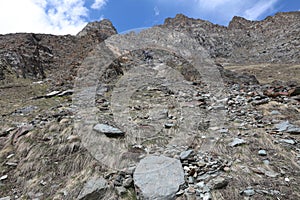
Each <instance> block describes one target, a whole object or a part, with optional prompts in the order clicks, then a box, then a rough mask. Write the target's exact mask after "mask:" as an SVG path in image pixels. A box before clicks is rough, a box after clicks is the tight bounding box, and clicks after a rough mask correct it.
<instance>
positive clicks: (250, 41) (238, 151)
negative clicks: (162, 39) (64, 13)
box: [0, 12, 300, 200]
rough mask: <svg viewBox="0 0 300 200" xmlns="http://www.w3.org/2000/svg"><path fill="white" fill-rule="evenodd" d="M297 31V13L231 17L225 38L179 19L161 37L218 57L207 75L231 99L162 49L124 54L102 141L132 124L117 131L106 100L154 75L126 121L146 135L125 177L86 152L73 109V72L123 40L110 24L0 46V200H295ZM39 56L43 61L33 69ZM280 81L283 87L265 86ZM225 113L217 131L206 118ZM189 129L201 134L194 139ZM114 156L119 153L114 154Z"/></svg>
mask: <svg viewBox="0 0 300 200" xmlns="http://www.w3.org/2000/svg"><path fill="white" fill-rule="evenodd" d="M298 22H299V12H296V13H286V14H284V13H280V14H277V15H276V16H274V17H269V18H267V19H265V20H264V21H262V22H250V21H247V20H244V19H242V18H234V19H233V21H232V22H231V23H230V26H229V27H228V28H226V27H220V26H217V25H213V24H211V23H209V22H205V21H202V20H193V19H188V18H186V17H184V16H181V15H178V16H177V17H176V18H175V19H168V20H166V22H165V24H164V26H165V27H169V28H170V29H172V30H173V29H176V30H178V31H181V32H185V31H187V32H189V34H191V36H193V37H194V38H195V39H197V41H198V42H199V44H200V45H201V47H204V48H205V49H206V50H208V52H209V54H210V56H212V57H213V59H214V62H212V63H215V64H212V66H214V67H216V68H217V69H218V70H219V71H220V74H221V77H222V78H223V80H224V87H225V88H226V90H227V91H226V96H224V98H222V99H218V100H217V99H212V97H213V96H214V95H215V94H214V93H213V91H211V90H209V87H208V85H206V84H205V82H204V81H203V79H202V77H201V74H200V73H198V72H197V70H195V68H194V66H192V65H191V63H190V62H188V61H187V60H184V59H183V58H182V57H181V56H180V55H175V54H174V53H170V52H168V51H166V50H161V49H153V50H152V49H151V56H152V58H151V59H147V60H145V55H143V53H142V52H143V49H140V50H136V51H132V52H129V53H128V52H127V53H126V54H125V55H122V56H121V57H120V58H117V59H116V60H114V62H113V63H112V64H111V65H110V66H108V67H107V68H106V69H102V68H101V72H103V73H102V74H101V75H100V76H99V77H98V79H99V85H98V87H97V90H96V98H95V105H96V107H97V109H98V113H97V114H98V115H97V120H98V122H96V123H95V125H96V126H93V127H92V128H95V132H97V130H100V132H101V133H100V134H99V133H97V135H96V136H95V138H97V137H98V136H99V135H103V133H104V135H105V136H108V137H105V139H106V140H108V141H122V140H124V139H126V137H127V132H128V131H127V130H126V128H124V127H123V126H126V125H128V124H125V125H124V124H121V125H120V126H119V124H118V125H116V123H115V119H116V118H118V117H119V116H116V115H115V113H113V112H112V109H115V107H113V106H114V105H112V103H113V101H112V98H111V97H112V93H113V95H116V96H118V95H120V93H118V91H115V90H114V89H115V88H116V87H117V88H118V89H120V91H121V89H124V88H126V87H125V86H128V83H127V82H129V81H128V80H127V82H126V81H124V76H125V77H128V76H129V75H130V74H128V72H129V71H130V70H132V69H134V68H136V69H138V70H140V71H138V70H137V71H134V72H137V74H138V72H139V73H141V74H142V72H143V73H144V72H145V71H146V70H147V72H149V73H147V76H140V77H137V78H140V79H141V80H149V79H150V78H151V77H154V76H156V79H155V81H154V82H148V83H149V84H148V85H139V87H138V88H137V90H136V91H134V92H133V93H132V96H131V97H130V98H129V100H128V101H129V103H128V102H125V103H126V106H127V107H126V111H128V112H129V114H128V115H126V116H127V117H130V122H133V123H134V124H136V126H131V128H132V129H130V131H132V132H133V133H139V132H138V131H139V130H146V131H143V133H146V134H145V135H143V136H144V137H140V138H139V140H135V141H133V142H132V141H129V142H132V143H129V145H128V146H126V148H128V149H126V150H128V151H126V152H122V156H123V157H124V160H126V159H131V160H134V162H133V164H131V165H129V166H128V167H127V168H125V169H119V170H112V169H110V168H109V167H107V166H106V165H105V164H109V163H108V162H107V163H105V162H102V163H99V162H98V161H97V160H95V158H93V157H92V156H91V154H90V152H88V151H87V147H85V146H83V145H82V140H83V139H85V138H82V137H80V136H79V135H78V134H77V132H76V127H74V121H76V120H78V119H77V118H75V117H74V113H76V105H74V104H73V103H72V99H71V97H72V96H73V93H74V92H75V91H73V88H72V85H73V82H74V78H75V77H76V73H77V69H78V66H80V65H81V63H82V61H83V60H84V58H86V57H87V55H88V53H89V54H90V55H93V54H95V55H94V56H95V59H96V57H97V56H99V55H100V54H101V51H104V50H102V49H101V47H99V49H98V50H97V51H95V52H94V51H91V50H93V49H94V47H95V45H97V44H99V42H101V41H103V39H106V38H107V37H109V36H110V35H112V34H115V33H116V32H115V29H113V28H112V25H111V23H110V22H108V21H103V22H102V23H100V24H97V23H90V24H89V25H88V26H87V27H86V28H85V29H84V30H83V31H82V32H81V33H80V34H78V36H76V37H75V36H48V35H41V34H17V35H4V36H1V37H0V46H1V47H2V49H3V51H2V50H1V52H0V57H1V58H0V79H1V83H0V84H1V85H0V93H1V96H2V97H5V98H2V99H0V107H1V117H2V118H1V126H0V199H5V200H7V199H47V198H50V199H93V198H94V199H111V200H115V199H138V198H142V197H143V196H144V197H145V196H147V195H148V196H151V195H155V196H156V197H157V199H163V198H166V199H170V198H169V197H172V198H175V199H177V200H183V199H184V200H186V199H206V200H209V199H250V198H251V199H299V198H300V196H299V193H300V191H299V184H300V182H299V180H300V178H299V177H300V171H299V166H300V142H299V141H300V138H299V136H300V135H299V127H300V117H299V116H300V115H299V110H300V105H299V103H300V95H299V83H298V82H299V81H300V80H299V76H298V75H299V73H297V72H299V71H298V70H299V51H297V50H296V49H297V48H294V47H297V44H298V43H299V40H298V39H297V37H298V36H299V27H298ZM274 24H275V25H274ZM273 25H274V26H273ZM282 26H286V27H285V28H284V29H285V31H284V32H283V31H282V30H283V29H281V27H282ZM274 27H276V28H274ZM95 28H96V29H97V30H95ZM98 28H99V29H100V30H98ZM261 31H264V34H261ZM229 33H230V34H229ZM224 38H225V39H224ZM177 39H179V38H177ZM131 42H133V43H134V41H131ZM249 45H250V46H249ZM37 46H39V48H40V49H39V59H40V60H36V61H34V62H32V63H31V64H33V65H27V63H30V58H31V57H32V56H33V55H34V54H35V55H37V52H35V49H37V48H36V47H37ZM298 46H299V45H298ZM17 47H21V48H20V49H17ZM6 48H8V49H6ZM97 48H98V47H97ZM278 48H279V50H278ZM10 49H15V51H14V52H13V51H12V50H10ZM249 49H251V51H249ZM146 50H149V49H146ZM101 55H102V54H101ZM22 57H23V59H24V60H22ZM89 58H94V57H89ZM90 62H94V60H90ZM40 63H42V64H43V68H39V67H38V66H39V64H40ZM284 63H286V64H284ZM23 64H25V65H23ZM248 64H257V66H260V67H259V68H258V69H253V68H252V66H251V65H248ZM273 64H274V65H273ZM275 64H278V65H279V66H280V73H281V74H279V73H278V72H279V71H276V70H270V71H266V69H267V68H268V69H272V67H277V68H276V69H277V70H278V69H279V68H278V66H277V65H275ZM230 65H232V66H234V65H240V66H239V70H238V71H236V72H233V71H230V70H228V68H230ZM23 66H25V68H24V67H23ZM32 66H36V67H35V68H34V67H32ZM99 66H100V64H99ZM101 66H102V65H101ZM83 67H89V65H88V66H83ZM285 67H286V68H285ZM287 69H288V70H287ZM281 70H282V71H281ZM244 71H245V72H248V73H250V74H255V73H254V72H258V71H259V75H260V76H259V77H257V78H256V77H255V76H253V75H247V74H242V73H240V72H244ZM290 71H292V73H293V74H292V75H291V72H290ZM174 72H176V73H174ZM16 74H19V76H18V77H19V78H16V76H15V75H16ZM170 74H172V75H171V76H169V75H170ZM262 74H263V76H262ZM284 74H286V76H283V75H284ZM44 75H45V76H46V78H45V77H43V76H44ZM23 76H24V77H25V78H32V80H31V79H30V80H26V79H23V78H22V77H23ZM122 77H123V79H122ZM178 77H180V78H181V79H180V78H178ZM182 77H183V78H182ZM278 77H287V78H286V79H285V80H282V81H276V82H271V81H269V80H273V79H279V78H278ZM79 78H80V77H79ZM130 78H136V77H133V76H131V77H130ZM167 78H169V79H167ZM258 78H259V81H258ZM40 79H43V81H41V82H40ZM166 79H167V80H166ZM293 79H294V80H296V81H290V80H293ZM32 81H34V82H32ZM122 81H123V82H122ZM133 81H134V80H133V79H130V83H132V82H133ZM297 81H298V82H297ZM36 97H40V98H36ZM118 97H120V96H118ZM120 99H126V98H125V97H124V98H120ZM119 102H120V103H122V101H119ZM153 108H155V109H153ZM182 108H188V109H190V110H191V111H196V110H197V112H198V111H199V110H200V111H201V112H198V113H201V116H200V115H199V116H197V117H196V118H192V119H191V120H190V123H188V124H185V125H186V126H185V127H184V128H182V121H183V119H182V116H183V114H182ZM218 110H224V111H226V119H224V123H223V124H221V125H214V126H213V127H212V126H211V124H213V122H212V121H210V120H209V119H208V117H207V116H209V114H211V113H215V112H217V111H218ZM191 113H196V112H191ZM185 117H189V116H185ZM126 120H127V119H126ZM97 123H98V124H97ZM97 126H98V127H97ZM96 127H97V128H96ZM117 127H118V128H117ZM127 127H128V126H127ZM123 128H124V130H123ZM157 130H159V131H157ZM187 130H189V131H187ZM190 130H192V131H190ZM195 130H196V131H195ZM130 131H129V133H132V132H130ZM194 131H195V132H197V133H201V134H199V135H198V137H194V136H195V133H194ZM125 132H126V134H125ZM178 132H179V133H184V137H182V138H181V140H180V141H181V142H182V143H184V145H180V144H177V143H176V142H178V141H176V142H174V143H172V144H170V141H171V139H172V136H173V134H174V133H178ZM133 135H134V134H133ZM134 136H136V135H134ZM212 136H213V137H212ZM95 138H93V139H95ZM187 138H188V139H189V140H187ZM210 138H213V139H215V141H214V142H212V143H209V144H210V145H208V146H209V147H211V148H210V149H208V148H204V146H205V144H206V143H207V141H208V140H209V139H210ZM99 149H100V147H99ZM110 150H112V151H111V154H110V155H113V153H115V152H114V151H115V150H116V149H110ZM99 151H100V150H99ZM123 157H121V158H122V159H123ZM149 158H151V159H149ZM148 159H149V160H150V161H149V160H148ZM147 160H148V161H147ZM108 161H110V160H108ZM145 163H146V164H145ZM168 164H170V165H168ZM153 165H155V166H157V167H155V166H153ZM151 166H152V167H151ZM147 167H148V168H147ZM150 168H151V169H150ZM141 172H145V173H141ZM172 172H174V173H172ZM153 174H155V176H154V175H153ZM176 174H177V175H176ZM149 176H151V177H149ZM148 177H149V178H148ZM150 180H152V182H151V183H152V184H149V182H147V181H150ZM174 180H176V181H174ZM158 186H161V187H158ZM161 189H165V190H163V191H162V190H161ZM149 191H151V192H149ZM160 195H162V196H160Z"/></svg>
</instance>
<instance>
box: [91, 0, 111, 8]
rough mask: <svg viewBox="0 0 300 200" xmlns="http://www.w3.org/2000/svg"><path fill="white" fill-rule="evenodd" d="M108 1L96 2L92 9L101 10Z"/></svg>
mask: <svg viewBox="0 0 300 200" xmlns="http://www.w3.org/2000/svg"><path fill="white" fill-rule="evenodd" d="M106 2H107V0H95V1H94V3H93V4H92V6H91V8H93V9H97V10H98V9H101V8H102V7H103V6H104V5H105V4H106Z"/></svg>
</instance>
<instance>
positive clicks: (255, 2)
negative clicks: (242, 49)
mask: <svg viewBox="0 0 300 200" xmlns="http://www.w3.org/2000/svg"><path fill="white" fill-rule="evenodd" d="M299 10H300V1H299V0H1V1H0V34H6V33H15V32H36V33H51V34H76V33H78V32H79V31H80V30H81V29H82V28H83V27H84V26H85V25H86V24H87V23H88V22H90V21H99V20H101V19H103V18H107V19H110V20H111V21H112V22H113V24H114V26H115V27H116V28H117V30H118V32H123V31H126V30H129V29H135V28H141V27H150V26H153V25H156V24H162V23H163V22H164V19H165V18H167V17H174V16H175V15H176V14H177V13H182V14H185V15H187V16H189V17H193V18H199V19H204V20H209V21H211V22H212V23H215V24H221V25H227V24H228V23H229V21H230V20H231V19H232V17H233V16H242V17H245V18H247V19H250V20H261V19H264V18H265V17H267V16H270V15H274V14H275V13H276V12H284V11H299Z"/></svg>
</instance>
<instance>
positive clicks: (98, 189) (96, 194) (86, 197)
mask: <svg viewBox="0 0 300 200" xmlns="http://www.w3.org/2000/svg"><path fill="white" fill-rule="evenodd" d="M107 187H108V186H107V181H106V180H105V179H104V178H102V177H100V178H99V177H92V178H91V179H90V180H88V181H87V182H86V183H85V185H84V187H83V189H82V190H81V192H80V194H79V196H78V198H77V199H79V200H97V199H102V198H103V197H104V196H105V191H106V190H107Z"/></svg>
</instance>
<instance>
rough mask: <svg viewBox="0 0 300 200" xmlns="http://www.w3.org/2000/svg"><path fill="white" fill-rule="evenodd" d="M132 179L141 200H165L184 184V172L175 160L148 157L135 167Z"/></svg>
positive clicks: (173, 195) (170, 197)
mask: <svg viewBox="0 0 300 200" xmlns="http://www.w3.org/2000/svg"><path fill="white" fill-rule="evenodd" d="M133 179H134V183H135V186H136V187H137V188H138V189H139V190H140V195H141V198H142V199H153V200H164V199H165V200H167V199H172V198H174V197H175V195H176V192H177V191H178V189H179V186H180V185H182V184H183V183H184V172H183V169H182V166H181V163H180V161H179V160H177V159H174V158H169V157H165V156H148V157H146V158H144V159H142V160H141V161H140V163H139V164H138V165H137V167H136V170H135V172H134V174H133Z"/></svg>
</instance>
